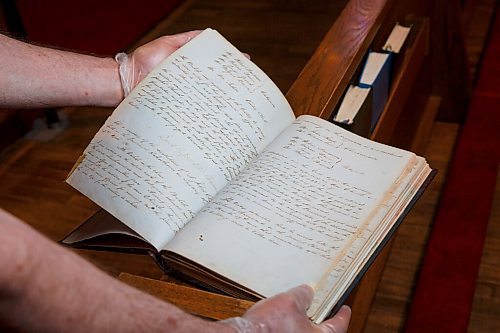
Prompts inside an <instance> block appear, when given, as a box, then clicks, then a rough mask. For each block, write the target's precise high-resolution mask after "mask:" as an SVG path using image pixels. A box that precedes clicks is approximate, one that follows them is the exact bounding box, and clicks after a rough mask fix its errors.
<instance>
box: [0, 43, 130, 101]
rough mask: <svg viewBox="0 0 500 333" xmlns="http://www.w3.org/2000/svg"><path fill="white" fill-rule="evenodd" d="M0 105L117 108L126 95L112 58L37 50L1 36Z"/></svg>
mask: <svg viewBox="0 0 500 333" xmlns="http://www.w3.org/2000/svg"><path fill="white" fill-rule="evenodd" d="M0 59H2V61H1V62H0V105H2V106H4V107H18V108H21V107H26V108H29V107H49V106H70V105H99V106H113V105H117V104H118V103H119V102H120V100H121V99H122V96H123V93H122V89H121V84H120V77H119V76H118V64H117V63H116V62H115V61H114V59H112V58H99V57H94V56H90V55H83V54H77V53H72V52H66V51H60V50H55V49H50V48H45V47H40V46H35V45H31V44H27V43H23V42H20V41H18V40H15V39H12V38H9V37H7V36H4V35H0Z"/></svg>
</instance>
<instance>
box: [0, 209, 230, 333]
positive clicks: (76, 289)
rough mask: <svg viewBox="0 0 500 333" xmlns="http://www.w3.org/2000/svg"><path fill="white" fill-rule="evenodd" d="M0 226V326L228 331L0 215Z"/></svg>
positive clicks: (53, 329) (45, 329) (64, 329)
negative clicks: (143, 290)
mask: <svg viewBox="0 0 500 333" xmlns="http://www.w3.org/2000/svg"><path fill="white" fill-rule="evenodd" d="M0 225H1V229H2V235H0V244H1V245H0V251H1V253H0V256H1V257H0V258H1V261H2V267H3V268H7V269H2V270H0V283H1V285H0V323H2V322H3V323H5V324H7V325H9V326H12V327H14V328H16V329H19V330H20V331H30V332H31V331H36V332H48V331H50V332H67V331H72V332H79V331H81V332H90V331H97V332H101V331H116V332H136V331H144V332H160V331H161V332H211V331H213V332H224V329H228V328H227V327H226V326H220V325H219V324H218V323H215V322H212V323H210V322H206V321H204V320H201V319H199V318H195V317H193V316H191V315H188V314H186V313H185V312H183V311H181V310H179V309H178V308H176V307H174V306H172V305H170V304H167V303H165V302H162V301H160V300H158V299H156V298H154V297H152V296H149V295H146V294H144V293H142V292H140V291H138V290H136V289H133V288H131V287H129V286H126V285H125V284H122V283H120V282H118V281H117V280H115V279H113V278H111V277H109V276H108V275H106V274H104V273H103V272H101V271H99V270H97V269H96V268H95V267H94V266H92V265H91V264H89V263H87V262H86V261H85V260H83V259H81V258H80V257H78V256H77V255H75V254H74V253H72V252H70V251H67V250H66V249H64V248H62V247H60V246H58V245H56V244H53V243H52V242H50V241H49V240H47V239H45V238H44V237H42V236H41V235H39V234H38V233H36V232H34V231H33V230H32V229H31V228H29V227H27V226H26V225H23V224H21V223H20V222H17V221H16V220H15V218H13V217H11V216H9V215H7V214H5V213H2V212H1V211H0ZM6 235H9V236H8V237H7V236H6ZM229 331H230V332H232V330H231V329H229Z"/></svg>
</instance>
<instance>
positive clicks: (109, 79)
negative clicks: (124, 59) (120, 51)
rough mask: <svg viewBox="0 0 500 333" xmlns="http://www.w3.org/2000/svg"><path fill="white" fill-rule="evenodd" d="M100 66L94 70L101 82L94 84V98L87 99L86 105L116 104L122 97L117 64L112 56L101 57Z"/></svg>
mask: <svg viewBox="0 0 500 333" xmlns="http://www.w3.org/2000/svg"><path fill="white" fill-rule="evenodd" d="M100 62H101V66H99V67H98V68H97V69H96V70H97V73H96V77H97V79H98V80H100V81H102V84H100V85H98V86H96V89H99V90H97V91H95V92H94V93H95V97H96V100H93V101H89V103H86V104H87V105H98V106H116V105H118V104H120V102H121V101H122V100H123V98H124V94H123V89H122V84H121V82H120V73H119V65H118V63H117V62H116V61H115V60H114V59H113V58H101V59H100Z"/></svg>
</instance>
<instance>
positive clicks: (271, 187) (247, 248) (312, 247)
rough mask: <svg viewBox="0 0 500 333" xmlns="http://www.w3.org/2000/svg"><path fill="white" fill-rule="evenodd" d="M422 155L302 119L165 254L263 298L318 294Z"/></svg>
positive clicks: (239, 177)
mask: <svg viewBox="0 0 500 333" xmlns="http://www.w3.org/2000/svg"><path fill="white" fill-rule="evenodd" d="M413 156H414V155H413V154H412V153H409V152H405V151H402V150H399V149H396V148H392V147H388V146H385V145H381V144H378V143H375V142H372V141H369V140H367V139H363V138H361V137H359V136H356V135H354V134H352V133H350V132H348V131H345V130H343V129H341V128H340V127H337V126H335V125H333V124H331V123H328V122H326V121H324V120H321V119H319V118H316V117H311V116H301V117H299V118H298V119H297V120H296V121H295V122H294V123H293V124H292V125H291V126H290V127H289V128H287V129H286V130H285V131H284V132H283V133H282V134H281V135H280V136H279V137H278V138H277V139H276V140H275V141H274V142H273V143H272V144H271V145H270V146H269V147H268V148H266V149H265V151H264V152H263V153H262V154H261V155H260V156H259V157H258V158H257V159H256V160H254V161H253V162H252V163H251V164H250V165H249V167H248V168H246V169H245V170H243V171H242V172H241V173H240V175H238V176H237V177H236V178H235V179H234V180H233V181H232V182H231V183H229V184H228V185H227V186H226V187H225V188H224V189H223V190H222V191H221V192H220V193H219V194H218V195H217V196H216V197H215V198H214V200H213V201H212V202H210V204H208V205H207V206H206V207H205V208H204V209H203V210H202V211H200V213H199V214H198V215H197V216H196V217H195V218H194V219H193V220H192V221H191V222H190V223H189V224H188V225H187V226H186V227H185V228H184V229H183V230H182V231H180V232H179V233H178V234H177V236H176V237H175V239H173V240H172V241H171V242H170V243H169V244H167V247H166V248H165V249H166V250H169V251H172V252H175V253H178V254H180V255H183V256H185V257H187V258H189V259H191V260H193V261H195V262H198V263H200V264H202V265H204V266H205V267H207V268H209V269H212V270H213V271H215V272H217V273H219V274H221V275H223V276H225V277H227V278H229V279H231V280H233V281H236V282H238V283H239V284H242V285H243V286H245V287H247V288H249V289H251V290H253V291H255V292H257V293H259V294H261V295H263V296H271V295H274V294H276V293H278V292H281V291H284V290H286V289H288V288H291V287H293V286H296V285H299V284H302V283H309V284H312V285H313V286H316V284H318V283H320V282H321V281H322V280H323V279H324V277H325V275H326V274H327V273H329V272H330V270H332V269H333V270H335V269H337V268H336V264H337V263H340V262H341V261H342V260H343V258H344V257H345V255H346V254H347V253H348V251H350V250H352V247H353V246H354V247H357V248H358V249H359V248H360V247H361V246H362V245H363V244H362V242H360V243H355V241H356V240H357V239H359V238H360V237H365V236H364V230H365V229H366V228H367V225H368V222H367V221H368V220H369V216H370V215H372V214H373V210H374V208H375V207H376V206H377V205H378V204H379V203H380V201H381V200H383V198H384V196H385V194H386V193H387V192H388V191H389V189H390V188H391V186H392V185H393V183H394V182H395V181H396V179H397V178H398V177H399V175H401V174H402V173H403V170H404V169H405V167H406V166H407V165H408V164H409V162H410V160H411V159H412V158H413ZM338 269H339V274H340V269H341V267H340V265H339V267H338ZM319 287H320V286H318V288H319Z"/></svg>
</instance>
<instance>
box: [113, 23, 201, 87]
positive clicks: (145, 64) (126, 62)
mask: <svg viewBox="0 0 500 333" xmlns="http://www.w3.org/2000/svg"><path fill="white" fill-rule="evenodd" d="M200 32H201V30H194V31H189V32H184V33H180V34H177V35H171V36H163V37H160V38H157V39H155V40H153V41H151V42H149V43H147V44H144V45H142V46H140V47H139V48H137V49H136V50H135V51H134V52H132V54H126V53H118V54H117V55H116V57H115V59H116V61H117V62H118V64H120V79H121V83H122V87H123V92H124V95H125V96H127V95H128V94H129V93H130V91H132V89H134V87H135V86H136V85H137V84H138V83H139V82H140V81H141V80H142V79H143V78H145V77H146V75H147V74H148V73H149V72H150V71H151V70H152V69H153V68H155V67H156V65H158V64H159V63H160V62H161V61H162V60H163V59H165V58H166V57H168V56H169V55H170V54H172V53H173V52H174V51H176V50H177V49H178V48H180V47H181V46H183V45H184V44H186V43H187V42H189V41H190V40H191V39H193V38H194V37H196V36H197V35H198V34H199V33H200Z"/></svg>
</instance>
